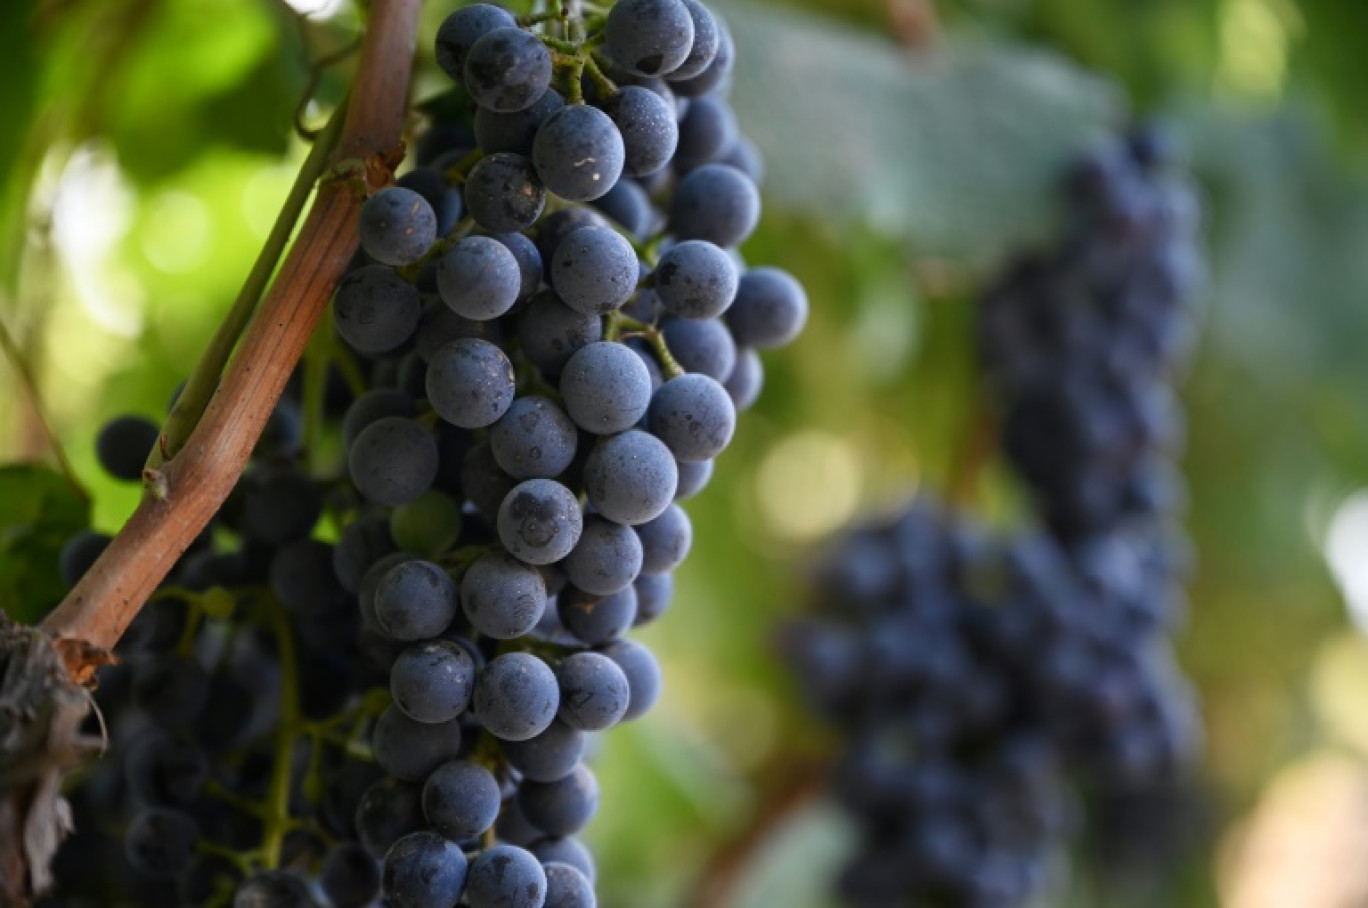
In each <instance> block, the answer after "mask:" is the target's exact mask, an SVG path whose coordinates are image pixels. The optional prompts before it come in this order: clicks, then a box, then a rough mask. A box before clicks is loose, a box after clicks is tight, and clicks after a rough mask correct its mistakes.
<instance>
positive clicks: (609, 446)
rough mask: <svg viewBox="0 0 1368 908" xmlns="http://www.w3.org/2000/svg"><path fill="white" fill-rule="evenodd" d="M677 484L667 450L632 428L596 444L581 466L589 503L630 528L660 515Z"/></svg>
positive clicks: (675, 472)
mask: <svg viewBox="0 0 1368 908" xmlns="http://www.w3.org/2000/svg"><path fill="white" fill-rule="evenodd" d="M662 390H664V389H663V388H662ZM659 393H660V392H657V395H658V394H659ZM722 393H723V394H724V395H725V394H726V392H725V391H724V392H722ZM728 403H730V400H728ZM678 482H679V471H678V468H677V467H676V466H675V458H674V456H673V455H671V453H670V450H669V448H667V447H666V446H665V443H664V442H662V441H661V440H660V439H658V438H656V437H655V436H653V435H649V434H647V433H645V432H642V431H640V430H637V429H633V430H630V431H627V432H623V433H622V434H620V435H613V436H611V437H609V438H605V439H603V440H601V441H600V442H599V443H598V445H596V446H595V447H594V449H593V450H592V451H590V452H589V458H588V460H587V461H585V465H584V490H585V493H586V494H587V495H588V496H589V502H590V503H591V504H592V505H593V506H594V507H595V508H597V509H598V511H599V513H600V514H602V515H603V516H604V517H606V518H608V519H609V520H612V521H614V522H616V523H623V524H628V525H634V524H638V523H645V522H646V521H648V520H653V519H655V518H656V517H658V516H660V514H661V513H662V512H663V511H664V510H665V508H667V507H668V506H669V504H670V502H671V501H672V500H673V499H674V493H675V487H676V485H677V484H678Z"/></svg>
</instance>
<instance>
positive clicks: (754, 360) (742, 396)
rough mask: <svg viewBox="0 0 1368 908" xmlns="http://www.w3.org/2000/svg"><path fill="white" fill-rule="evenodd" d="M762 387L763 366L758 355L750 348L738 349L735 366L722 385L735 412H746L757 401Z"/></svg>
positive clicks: (763, 377)
mask: <svg viewBox="0 0 1368 908" xmlns="http://www.w3.org/2000/svg"><path fill="white" fill-rule="evenodd" d="M764 385H765V365H764V363H762V362H760V354H759V353H756V352H755V350H754V349H753V348H751V347H741V348H739V349H738V350H737V351H736V365H735V366H733V367H732V370H731V374H730V375H728V376H727V380H726V381H724V382H723V383H722V387H724V388H726V389H727V394H729V395H730V396H731V399H732V403H733V404H735V405H736V411H737V412H738V413H739V412H741V411H743V410H747V409H749V408H750V407H751V406H752V405H753V404H754V403H755V402H756V401H757V400H759V399H760V390H761V388H763V387H764Z"/></svg>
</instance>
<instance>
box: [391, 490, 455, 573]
mask: <svg viewBox="0 0 1368 908" xmlns="http://www.w3.org/2000/svg"><path fill="white" fill-rule="evenodd" d="M463 523H464V518H463V517H462V515H461V503H460V502H459V501H457V500H456V499H454V498H452V497H451V496H450V495H446V494H444V493H442V492H438V491H437V490H436V489H429V490H428V491H426V492H424V493H423V494H422V495H420V496H418V497H417V498H415V499H414V500H413V501H410V502H407V503H405V504H401V505H399V506H398V507H397V508H395V509H394V510H393V511H392V512H391V513H390V521H389V526H390V535H391V536H392V537H393V539H394V542H395V544H396V545H397V546H398V547H399V548H401V549H403V550H404V551H406V552H413V553H414V554H416V555H425V556H428V557H432V558H435V557H437V556H439V555H441V554H442V553H443V552H445V551H447V550H448V549H450V548H451V547H452V546H454V545H455V544H456V542H457V541H458V540H459V539H460V538H461V527H462V525H463Z"/></svg>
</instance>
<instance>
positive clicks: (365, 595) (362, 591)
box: [356, 552, 414, 640]
mask: <svg viewBox="0 0 1368 908" xmlns="http://www.w3.org/2000/svg"><path fill="white" fill-rule="evenodd" d="M413 560H414V558H413V556H412V555H410V554H409V553H407V552H391V553H390V554H388V555H382V556H380V558H378V559H377V560H376V561H375V563H374V564H372V565H371V566H370V567H368V568H366V572H365V573H364V574H362V575H361V582H360V583H359V584H357V587H356V604H357V606H358V608H359V610H360V612H361V621H362V623H363V624H364V625H365V627H366V628H367V629H368V630H371V631H374V632H376V633H379V632H380V624H379V622H377V621H376V619H375V591H376V590H377V589H379V588H380V581H382V580H384V579H385V575H386V574H388V573H389V572H390V568H392V567H394V566H395V565H399V564H403V563H404V562H405V561H413ZM385 639H386V640H388V639H389V638H388V637H386V638H385Z"/></svg>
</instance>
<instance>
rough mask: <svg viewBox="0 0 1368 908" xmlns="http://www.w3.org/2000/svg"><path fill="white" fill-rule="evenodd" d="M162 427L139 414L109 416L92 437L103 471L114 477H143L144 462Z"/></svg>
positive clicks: (129, 479)
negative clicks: (113, 417)
mask: <svg viewBox="0 0 1368 908" xmlns="http://www.w3.org/2000/svg"><path fill="white" fill-rule="evenodd" d="M160 437H161V429H159V428H158V427H157V424H156V423H154V422H152V421H151V420H149V419H143V418H142V417H141V416H120V417H117V418H115V419H111V420H110V421H109V422H107V423H105V424H104V426H103V427H101V429H100V434H99V435H97V436H96V437H95V457H96V459H98V460H99V461H100V466H101V467H103V468H104V471H105V472H106V473H108V474H109V475H110V476H113V477H114V478H115V479H122V480H124V481H125V482H137V481H138V480H140V479H142V474H143V464H145V463H146V462H147V455H149V454H151V453H152V449H153V448H154V447H156V445H157V439H158V438H160Z"/></svg>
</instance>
